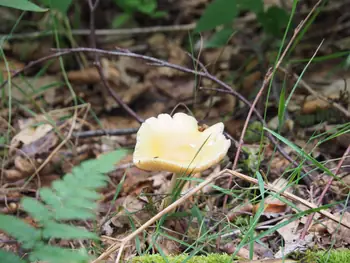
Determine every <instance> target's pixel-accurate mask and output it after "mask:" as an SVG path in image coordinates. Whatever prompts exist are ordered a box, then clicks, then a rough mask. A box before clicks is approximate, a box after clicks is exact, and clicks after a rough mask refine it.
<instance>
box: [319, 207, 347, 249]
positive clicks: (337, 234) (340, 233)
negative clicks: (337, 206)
mask: <svg viewBox="0 0 350 263" xmlns="http://www.w3.org/2000/svg"><path fill="white" fill-rule="evenodd" d="M337 216H339V218H341V214H340V213H337ZM342 220H343V221H347V222H349V223H350V212H345V213H344V216H343V218H342ZM324 225H326V226H327V231H328V232H329V233H330V234H332V235H333V237H334V238H335V240H336V241H337V243H342V244H344V245H349V244H350V229H348V228H346V227H343V226H342V225H339V224H338V223H336V222H334V221H332V220H327V221H326V222H324Z"/></svg>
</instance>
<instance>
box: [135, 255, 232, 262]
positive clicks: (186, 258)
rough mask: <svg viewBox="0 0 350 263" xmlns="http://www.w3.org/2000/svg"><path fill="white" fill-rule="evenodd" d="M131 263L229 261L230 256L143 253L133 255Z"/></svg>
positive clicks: (230, 259)
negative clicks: (143, 254) (165, 255)
mask: <svg viewBox="0 0 350 263" xmlns="http://www.w3.org/2000/svg"><path fill="white" fill-rule="evenodd" d="M131 262H132V263H166V262H167V263H181V262H187V263H199V262H200V263H231V262H232V257H231V256H230V255H227V254H209V255H206V256H192V257H191V256H190V255H188V254H181V255H178V256H168V257H166V258H164V257H162V256H161V255H158V254H155V255H145V256H140V257H135V258H133V259H132V261H131Z"/></svg>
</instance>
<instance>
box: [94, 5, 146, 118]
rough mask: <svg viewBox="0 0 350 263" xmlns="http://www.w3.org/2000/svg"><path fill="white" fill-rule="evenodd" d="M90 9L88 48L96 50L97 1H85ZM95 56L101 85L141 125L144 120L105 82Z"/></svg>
mask: <svg viewBox="0 0 350 263" xmlns="http://www.w3.org/2000/svg"><path fill="white" fill-rule="evenodd" d="M87 1H88V4H89V7H90V31H91V34H90V46H91V47H92V48H94V49H95V48H96V35H95V10H96V8H97V5H98V3H99V0H96V1H95V3H94V4H93V3H92V0H87ZM94 54H95V66H96V68H97V70H98V73H99V74H100V78H101V80H102V83H103V85H104V86H105V88H106V89H107V91H108V93H109V94H110V95H111V96H112V97H113V99H114V100H115V101H116V102H117V103H118V104H119V106H120V107H122V108H123V109H124V110H125V111H126V112H127V113H129V114H130V115H131V116H132V117H134V118H135V119H136V120H137V121H138V122H139V123H142V122H143V121H144V120H143V119H142V118H141V117H140V116H139V115H138V114H137V113H136V112H135V111H134V110H133V109H131V108H130V107H129V106H128V105H127V104H126V103H125V102H123V100H122V99H121V98H120V97H119V95H118V94H117V93H116V92H115V91H114V90H113V89H112V87H111V86H110V85H109V83H108V81H107V80H106V77H105V74H104V72H103V69H102V66H101V59H100V56H99V53H94Z"/></svg>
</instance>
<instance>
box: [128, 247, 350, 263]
mask: <svg viewBox="0 0 350 263" xmlns="http://www.w3.org/2000/svg"><path fill="white" fill-rule="evenodd" d="M182 262H186V263H229V262H230V263H231V262H235V261H232V257H231V256H230V255H227V254H218V253H212V254H209V255H207V256H204V255H202V256H193V257H189V255H187V254H181V255H178V256H168V257H166V258H164V257H162V256H161V255H159V254H154V255H144V256H140V257H134V258H133V259H132V260H131V263H182ZM257 262H258V261H257ZM261 262H263V261H261ZM266 262H268V261H266ZM276 262H277V261H276ZM278 262H279V261H278ZM280 262H286V263H287V262H288V263H291V262H295V263H296V262H303V263H345V262H350V250H349V249H347V250H331V251H318V252H313V251H310V250H309V251H307V252H306V253H305V254H304V255H299V256H298V259H295V260H285V261H280Z"/></svg>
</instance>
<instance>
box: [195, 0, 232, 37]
mask: <svg viewBox="0 0 350 263" xmlns="http://www.w3.org/2000/svg"><path fill="white" fill-rule="evenodd" d="M237 14H238V9H237V0H215V1H213V2H212V3H210V4H209V5H208V7H207V8H206V9H205V11H204V13H203V15H202V16H201V18H200V19H199V21H198V22H197V26H196V29H195V31H196V32H201V31H205V30H210V29H213V28H215V27H216V26H219V25H223V24H227V23H230V22H232V21H233V19H234V18H235V17H236V16H237Z"/></svg>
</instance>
